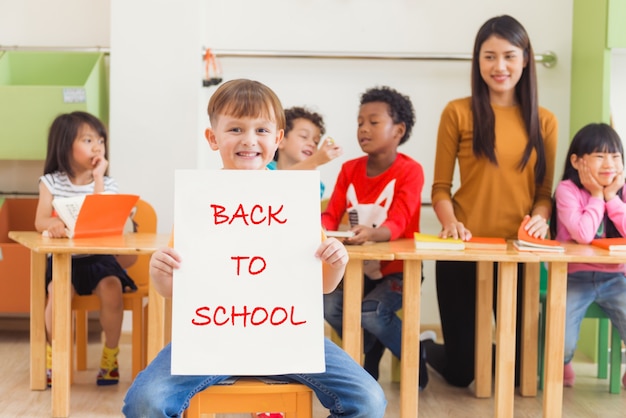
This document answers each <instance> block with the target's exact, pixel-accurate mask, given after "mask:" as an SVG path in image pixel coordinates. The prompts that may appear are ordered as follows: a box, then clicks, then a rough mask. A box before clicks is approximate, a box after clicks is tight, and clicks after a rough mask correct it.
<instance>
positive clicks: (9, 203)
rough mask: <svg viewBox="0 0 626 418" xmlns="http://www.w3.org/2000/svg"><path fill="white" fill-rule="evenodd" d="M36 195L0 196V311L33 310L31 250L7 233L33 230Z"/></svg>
mask: <svg viewBox="0 0 626 418" xmlns="http://www.w3.org/2000/svg"><path fill="white" fill-rule="evenodd" d="M36 209H37V198H5V199H0V289H1V291H0V313H29V312H30V251H29V250H28V248H26V247H24V246H23V245H21V244H18V243H16V242H14V241H13V240H11V239H10V238H9V237H8V234H9V231H12V230H15V231H33V230H34V229H35V212H36Z"/></svg>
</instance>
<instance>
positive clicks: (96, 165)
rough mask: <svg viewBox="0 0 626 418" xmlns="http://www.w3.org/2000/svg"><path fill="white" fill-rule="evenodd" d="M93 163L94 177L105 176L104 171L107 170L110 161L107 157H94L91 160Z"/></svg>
mask: <svg viewBox="0 0 626 418" xmlns="http://www.w3.org/2000/svg"><path fill="white" fill-rule="evenodd" d="M91 165H92V167H93V169H92V175H93V176H94V177H102V176H104V173H106V171H107V167H108V166H109V162H108V161H107V160H106V158H104V157H102V156H97V157H94V158H93V160H91Z"/></svg>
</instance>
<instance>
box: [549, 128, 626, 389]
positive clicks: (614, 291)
mask: <svg viewBox="0 0 626 418" xmlns="http://www.w3.org/2000/svg"><path fill="white" fill-rule="evenodd" d="M624 196H625V194H624V150H623V147H622V141H621V139H620V137H619V136H618V134H617V132H615V130H613V128H611V127H610V126H609V125H607V124H604V123H600V124H595V123H593V124H589V125H587V126H585V127H583V128H582V129H580V131H578V133H577V134H576V135H575V136H574V139H573V140H572V143H571V145H570V147H569V150H568V152H567V157H566V162H565V170H564V173H563V178H562V181H561V182H560V183H559V185H558V186H557V188H556V192H555V194H554V205H555V210H553V211H552V221H551V223H550V227H551V230H552V236H553V237H554V238H555V239H557V240H558V241H563V242H566V241H574V242H577V243H579V244H589V243H590V242H591V240H593V239H594V238H605V237H607V238H611V237H623V236H626V203H624ZM624 273H626V265H625V264H590V263H570V264H569V265H568V276H567V314H566V316H565V318H566V319H565V356H564V357H565V358H564V360H565V367H564V370H563V384H564V385H565V386H572V385H573V384H574V380H575V373H574V369H573V368H572V364H571V361H572V357H573V356H574V351H575V349H576V343H577V342H578V334H579V332H580V324H581V322H582V320H583V318H584V316H585V312H587V308H588V307H589V305H591V304H592V303H593V302H596V303H597V304H598V305H599V306H600V307H601V308H602V309H603V310H604V311H605V312H606V314H607V315H608V316H609V318H610V319H611V322H612V323H613V324H614V325H615V326H616V327H617V329H619V333H620V336H621V338H622V340H626V276H624ZM622 384H624V385H625V386H626V374H625V375H624V376H623V377H622Z"/></svg>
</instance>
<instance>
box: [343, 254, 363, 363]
mask: <svg viewBox="0 0 626 418" xmlns="http://www.w3.org/2000/svg"><path fill="white" fill-rule="evenodd" d="M362 300H363V261H362V260H353V259H350V261H348V265H347V266H346V273H345V275H344V278H343V333H342V337H341V338H342V341H343V349H344V350H345V351H346V353H348V354H349V355H350V357H352V358H353V359H354V361H356V362H357V363H359V364H361V352H362V345H363V341H362V335H363V332H362V330H361V301H362Z"/></svg>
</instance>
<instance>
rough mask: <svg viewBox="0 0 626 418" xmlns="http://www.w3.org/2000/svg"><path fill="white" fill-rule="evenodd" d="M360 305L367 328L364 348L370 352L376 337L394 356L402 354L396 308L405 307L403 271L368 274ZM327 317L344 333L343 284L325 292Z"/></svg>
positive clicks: (399, 325) (325, 317)
mask: <svg viewBox="0 0 626 418" xmlns="http://www.w3.org/2000/svg"><path fill="white" fill-rule="evenodd" d="M364 295H365V296H364V297H363V303H362V305H361V326H362V327H363V329H364V330H365V331H367V332H365V336H364V342H363V349H364V351H365V352H366V353H367V352H368V351H369V349H370V348H371V347H372V345H373V344H374V342H375V338H373V337H376V338H377V339H378V340H379V341H380V342H381V343H383V345H384V346H385V347H387V348H388V349H389V350H390V351H391V352H392V353H393V355H394V356H396V357H397V358H401V356H400V351H401V346H402V321H401V320H400V318H399V317H398V315H396V311H397V310H398V309H400V308H401V307H402V273H396V274H390V275H388V276H384V277H383V278H382V279H380V280H372V279H370V278H368V277H367V276H365V283H364ZM324 319H326V321H327V322H328V323H329V324H330V326H331V327H333V329H334V330H335V331H336V332H337V334H339V336H341V335H342V332H341V331H342V328H343V288H337V289H335V290H334V291H333V292H332V293H329V294H326V295H324Z"/></svg>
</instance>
